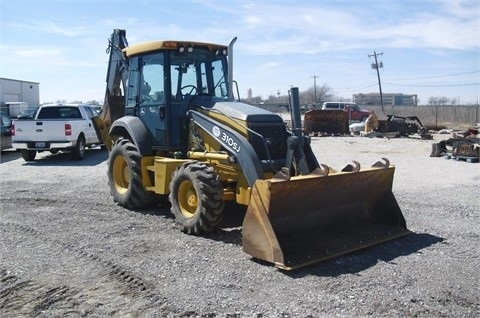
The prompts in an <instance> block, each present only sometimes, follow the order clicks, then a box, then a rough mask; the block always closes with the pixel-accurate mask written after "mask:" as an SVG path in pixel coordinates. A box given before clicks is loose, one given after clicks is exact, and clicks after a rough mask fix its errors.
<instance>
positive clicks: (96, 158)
mask: <svg viewBox="0 0 480 318" xmlns="http://www.w3.org/2000/svg"><path fill="white" fill-rule="evenodd" d="M42 154H43V153H40V154H37V158H36V159H35V160H34V161H29V162H23V165H25V166H43V167H45V166H65V167H68V166H72V167H73V166H96V165H98V164H99V163H101V162H104V161H106V160H107V159H108V151H106V150H102V149H100V148H98V149H96V148H95V149H88V150H87V151H86V154H85V158H84V159H83V160H74V159H73V158H72V154H71V153H68V152H58V153H56V154H48V155H46V156H45V155H44V156H43V157H40V155H42Z"/></svg>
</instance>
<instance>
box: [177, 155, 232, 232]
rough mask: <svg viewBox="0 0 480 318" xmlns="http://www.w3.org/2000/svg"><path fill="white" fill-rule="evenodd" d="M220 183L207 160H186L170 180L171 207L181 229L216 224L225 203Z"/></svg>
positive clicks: (202, 228) (202, 229) (200, 229)
mask: <svg viewBox="0 0 480 318" xmlns="http://www.w3.org/2000/svg"><path fill="white" fill-rule="evenodd" d="M222 196H223V187H222V184H221V183H220V181H219V180H218V178H217V176H216V175H215V171H214V169H213V168H212V167H211V166H209V165H207V164H206V163H201V162H197V161H192V162H186V163H184V164H182V165H180V166H178V167H177V170H176V171H175V172H174V174H173V176H172V180H171V182H170V202H171V204H172V208H171V211H172V213H173V215H174V216H175V220H176V221H177V223H178V224H179V225H180V228H181V230H182V231H183V232H185V233H188V234H197V235H198V234H202V233H207V232H210V231H211V230H213V229H215V228H217V227H218V225H219V224H220V222H221V220H222V212H223V207H224V201H223V199H222Z"/></svg>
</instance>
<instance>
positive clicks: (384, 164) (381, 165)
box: [372, 158, 390, 169]
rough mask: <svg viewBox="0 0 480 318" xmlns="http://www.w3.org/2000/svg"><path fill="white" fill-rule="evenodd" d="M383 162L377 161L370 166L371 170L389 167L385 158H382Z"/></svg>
mask: <svg viewBox="0 0 480 318" xmlns="http://www.w3.org/2000/svg"><path fill="white" fill-rule="evenodd" d="M382 160H383V162H382V161H377V162H375V163H374V164H373V165H372V168H383V169H387V168H388V167H390V160H388V159H387V158H382Z"/></svg>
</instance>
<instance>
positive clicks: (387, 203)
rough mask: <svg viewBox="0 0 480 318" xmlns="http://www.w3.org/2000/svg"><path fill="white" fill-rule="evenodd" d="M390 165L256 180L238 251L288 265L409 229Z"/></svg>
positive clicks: (389, 237) (302, 263)
mask: <svg viewBox="0 0 480 318" xmlns="http://www.w3.org/2000/svg"><path fill="white" fill-rule="evenodd" d="M394 170H395V168H394V167H393V166H389V165H388V164H387V165H386V166H385V167H376V166H375V165H374V166H373V167H372V168H368V169H365V170H359V171H357V172H335V173H331V174H330V175H326V176H325V175H324V176H321V175H314V174H312V175H307V176H296V177H291V179H290V180H280V179H275V178H274V179H270V180H257V181H256V182H255V184H254V187H253V189H252V195H251V199H250V204H249V206H248V209H247V213H246V215H245V219H244V221H243V229H242V233H243V234H242V235H243V251H244V252H245V253H247V254H249V255H251V256H253V257H255V258H257V259H261V260H265V261H267V262H271V263H273V264H275V266H276V267H279V268H281V269H285V270H290V269H294V268H297V267H301V266H305V265H308V264H311V263H315V262H319V261H323V260H326V259H329V258H332V257H335V256H338V255H342V254H346V253H349V252H352V251H355V250H359V249H362V248H365V247H368V246H372V245H375V244H378V243H381V242H385V241H388V240H392V239H395V238H398V237H400V236H403V235H406V234H408V233H410V231H409V230H407V228H406V223H405V218H404V217H403V215H402V212H401V211H400V207H399V206H398V204H397V201H396V199H395V197H394V195H393V193H392V183H393V174H394Z"/></svg>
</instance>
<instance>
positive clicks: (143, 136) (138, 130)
mask: <svg viewBox="0 0 480 318" xmlns="http://www.w3.org/2000/svg"><path fill="white" fill-rule="evenodd" d="M110 136H117V137H124V138H128V139H130V140H131V141H132V143H133V144H134V145H135V146H137V148H138V151H139V152H140V154H141V155H142V156H149V155H151V154H152V145H153V139H152V136H151V135H150V133H149V132H148V129H147V127H145V124H144V123H143V122H142V121H141V120H140V118H138V117H135V116H123V117H121V118H119V119H117V120H115V121H114V122H113V124H112V127H111V128H110Z"/></svg>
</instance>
